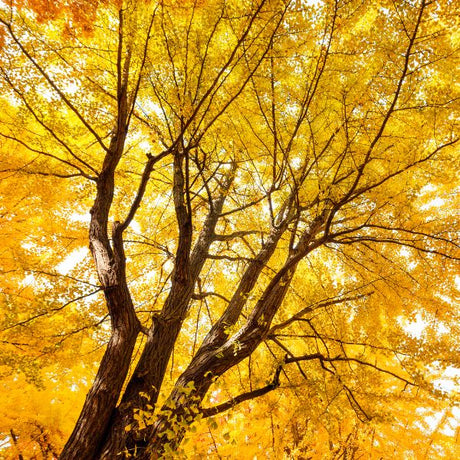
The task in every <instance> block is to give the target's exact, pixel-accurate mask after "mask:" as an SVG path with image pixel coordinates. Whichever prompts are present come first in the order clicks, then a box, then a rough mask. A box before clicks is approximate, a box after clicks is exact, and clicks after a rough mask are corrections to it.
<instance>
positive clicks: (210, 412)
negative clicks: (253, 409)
mask: <svg viewBox="0 0 460 460" xmlns="http://www.w3.org/2000/svg"><path fill="white" fill-rule="evenodd" d="M282 370H283V366H282V365H280V366H278V367H277V369H276V371H275V375H274V376H273V380H272V381H271V382H270V383H269V384H268V385H265V386H264V387H262V388H259V389H257V390H253V391H248V392H246V393H242V394H240V395H238V396H236V397H235V398H232V399H230V400H229V401H226V402H224V403H222V404H219V405H218V406H214V407H207V408H202V409H201V413H202V414H203V418H207V417H212V416H214V415H217V414H220V413H221V412H225V411H227V410H229V409H232V408H233V407H235V406H236V405H238V404H241V403H242V402H244V401H249V400H250V399H254V398H259V397H260V396H263V395H265V394H267V393H269V392H270V391H273V390H275V389H276V388H278V387H279V386H280V374H281V371H282Z"/></svg>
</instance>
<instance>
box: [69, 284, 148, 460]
mask: <svg viewBox="0 0 460 460" xmlns="http://www.w3.org/2000/svg"><path fill="white" fill-rule="evenodd" d="M120 291H122V290H121V289H117V288H116V287H114V288H112V289H108V290H107V291H106V293H105V295H106V299H107V303H110V304H111V305H113V306H114V307H115V308H118V309H120V311H124V312H129V311H130V310H129V309H125V308H124V306H125V302H126V301H127V300H128V301H130V299H126V297H125V296H124V295H123V292H120ZM125 294H126V293H125ZM139 329H140V326H139V322H138V320H137V318H136V317H135V316H132V315H129V314H126V315H124V318H123V319H122V320H121V321H120V322H119V323H118V324H117V325H116V327H114V330H113V334H112V337H111V338H110V341H109V343H108V345H107V349H106V351H105V353H104V356H103V358H102V361H101V364H100V366H99V370H98V373H97V375H96V379H95V381H94V383H93V386H92V387H91V390H90V391H89V393H88V395H87V396H86V400H85V403H84V406H83V410H82V412H81V414H80V417H79V418H78V421H77V423H76V425H75V429H74V431H73V433H72V435H71V436H70V438H69V440H68V441H67V443H66V445H65V447H64V450H63V451H62V453H61V456H60V459H61V460H82V459H88V460H89V459H92V458H94V456H95V453H96V452H97V450H98V447H99V443H100V442H101V440H102V438H103V436H104V433H105V431H106V429H107V425H108V423H109V420H110V417H111V416H112V413H113V410H114V408H115V406H116V404H117V401H118V398H119V396H120V392H121V389H122V386H123V383H124V380H125V377H126V375H127V373H128V369H129V365H130V363H131V356H132V353H133V349H134V346H135V343H136V338H137V335H138V333H139Z"/></svg>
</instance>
